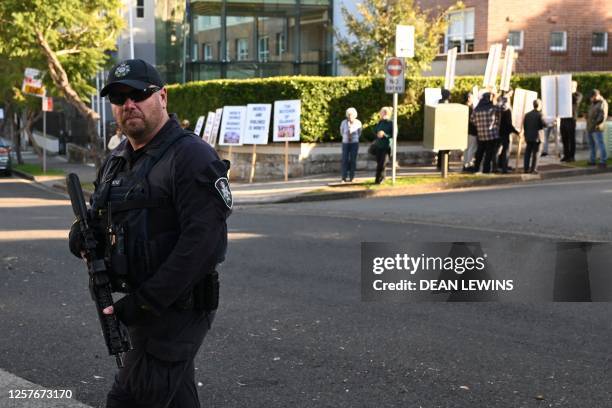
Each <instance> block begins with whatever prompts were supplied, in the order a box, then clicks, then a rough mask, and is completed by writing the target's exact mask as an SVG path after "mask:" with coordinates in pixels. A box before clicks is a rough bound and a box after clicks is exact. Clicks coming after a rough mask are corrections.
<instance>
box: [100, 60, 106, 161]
mask: <svg viewBox="0 0 612 408" xmlns="http://www.w3.org/2000/svg"><path fill="white" fill-rule="evenodd" d="M100 75H101V76H102V81H104V77H105V76H106V75H104V70H102V72H101V74H100ZM98 95H99V94H98ZM102 141H103V143H104V147H103V150H107V149H108V146H107V144H108V143H107V141H106V101H105V100H104V99H102Z"/></svg>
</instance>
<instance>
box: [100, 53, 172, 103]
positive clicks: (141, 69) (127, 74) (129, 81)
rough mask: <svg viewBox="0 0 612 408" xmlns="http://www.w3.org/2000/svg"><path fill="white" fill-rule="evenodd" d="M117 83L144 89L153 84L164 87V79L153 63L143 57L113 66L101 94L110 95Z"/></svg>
mask: <svg viewBox="0 0 612 408" xmlns="http://www.w3.org/2000/svg"><path fill="white" fill-rule="evenodd" d="M117 84H123V85H127V86H129V87H132V88H134V89H142V90H144V89H147V88H149V87H150V86H151V85H155V86H158V87H160V88H162V87H163V86H164V81H162V79H161V77H160V76H159V72H157V70H156V69H155V67H154V66H153V65H151V64H149V63H148V62H146V61H143V60H141V59H129V60H124V61H121V62H119V63H118V64H117V65H115V66H114V67H112V68H111V70H110V72H109V74H108V78H107V79H106V86H105V87H104V88H102V91H100V96H106V95H108V93H109V91H110V89H111V88H112V87H113V85H117Z"/></svg>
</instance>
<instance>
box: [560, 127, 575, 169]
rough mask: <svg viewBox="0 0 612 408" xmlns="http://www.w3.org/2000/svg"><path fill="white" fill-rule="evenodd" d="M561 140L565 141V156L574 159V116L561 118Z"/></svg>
mask: <svg viewBox="0 0 612 408" xmlns="http://www.w3.org/2000/svg"><path fill="white" fill-rule="evenodd" d="M561 142H562V143H563V157H564V158H565V159H569V160H574V155H575V154H576V120H575V119H574V118H563V119H561Z"/></svg>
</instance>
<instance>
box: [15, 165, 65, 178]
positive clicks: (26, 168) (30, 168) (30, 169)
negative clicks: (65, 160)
mask: <svg viewBox="0 0 612 408" xmlns="http://www.w3.org/2000/svg"><path fill="white" fill-rule="evenodd" d="M13 168H14V169H15V170H19V171H21V172H24V173H28V174H30V175H32V176H63V175H64V172H63V171H62V170H59V169H50V168H47V172H46V173H43V169H42V166H40V165H38V164H17V165H14V166H13Z"/></svg>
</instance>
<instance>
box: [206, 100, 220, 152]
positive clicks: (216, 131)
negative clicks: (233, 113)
mask: <svg viewBox="0 0 612 408" xmlns="http://www.w3.org/2000/svg"><path fill="white" fill-rule="evenodd" d="M222 116H223V108H219V109H217V110H216V111H215V121H214V123H213V127H212V131H211V132H210V137H209V139H208V140H209V141H210V145H211V146H213V147H214V146H215V143H216V142H217V136H218V135H219V128H220V127H221V117H222Z"/></svg>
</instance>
